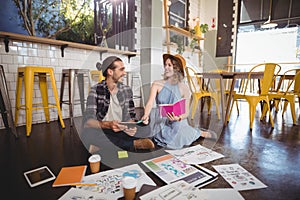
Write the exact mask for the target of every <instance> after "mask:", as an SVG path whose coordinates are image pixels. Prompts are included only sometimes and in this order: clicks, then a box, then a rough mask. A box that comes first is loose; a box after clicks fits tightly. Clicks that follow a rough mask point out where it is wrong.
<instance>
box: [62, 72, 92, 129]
mask: <svg viewBox="0 0 300 200" xmlns="http://www.w3.org/2000/svg"><path fill="white" fill-rule="evenodd" d="M85 78H86V79H88V87H87V88H88V89H90V87H91V76H90V70H89V69H63V70H62V80H61V87H60V106H61V107H62V104H67V105H69V115H70V125H71V126H73V120H74V119H73V117H74V105H77V104H80V105H81V112H82V114H83V113H84V111H85V101H86V100H85V97H84V95H85V92H84V83H85V81H84V80H85ZM76 80H77V82H78V90H79V99H77V98H76V99H75V81H76ZM66 81H67V82H68V86H69V90H68V99H67V100H64V89H65V82H66Z"/></svg>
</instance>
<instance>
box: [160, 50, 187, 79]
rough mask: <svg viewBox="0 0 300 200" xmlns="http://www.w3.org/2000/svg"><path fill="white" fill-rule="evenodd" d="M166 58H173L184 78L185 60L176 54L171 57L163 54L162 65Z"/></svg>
mask: <svg viewBox="0 0 300 200" xmlns="http://www.w3.org/2000/svg"><path fill="white" fill-rule="evenodd" d="M168 58H173V59H175V60H176V61H177V62H178V64H179V68H180V72H181V73H182V76H184V68H185V67H186V61H185V59H184V58H183V57H182V56H181V55H180V54H176V55H172V54H168V53H165V54H163V60H164V63H165V62H166V60H167V59H168Z"/></svg>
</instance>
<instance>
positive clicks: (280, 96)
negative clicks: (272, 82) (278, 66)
mask: <svg viewBox="0 0 300 200" xmlns="http://www.w3.org/2000/svg"><path fill="white" fill-rule="evenodd" d="M297 71H298V72H297ZM291 77H292V78H291ZM299 94H300V71H299V69H290V70H287V71H285V72H284V74H283V75H282V77H281V81H280V85H279V86H278V89H277V91H276V92H269V94H268V96H269V100H270V101H272V100H273V101H282V100H284V108H283V111H282V117H283V115H284V112H285V111H286V109H287V106H288V103H290V108H291V113H292V119H293V124H294V125H295V124H296V109H295V98H296V97H297V96H298V98H299ZM276 105H277V104H276ZM276 109H277V108H276ZM264 111H265V110H264Z"/></svg>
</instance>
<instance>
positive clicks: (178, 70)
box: [164, 55, 184, 82]
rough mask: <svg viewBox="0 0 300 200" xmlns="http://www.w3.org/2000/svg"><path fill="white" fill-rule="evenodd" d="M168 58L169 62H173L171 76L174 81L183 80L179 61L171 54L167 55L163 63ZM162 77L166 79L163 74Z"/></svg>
mask: <svg viewBox="0 0 300 200" xmlns="http://www.w3.org/2000/svg"><path fill="white" fill-rule="evenodd" d="M168 59H170V60H171V63H172V64H173V70H174V74H173V78H174V80H175V81H176V82H181V81H182V80H183V78H184V77H183V68H182V66H181V63H180V62H179V61H178V60H177V59H176V58H175V57H174V56H172V55H169V56H167V57H166V59H164V64H166V61H167V60H168ZM164 79H165V80H166V79H167V77H166V76H165V75H164Z"/></svg>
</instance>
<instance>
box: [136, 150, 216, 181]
mask: <svg viewBox="0 0 300 200" xmlns="http://www.w3.org/2000/svg"><path fill="white" fill-rule="evenodd" d="M142 163H143V164H144V165H145V166H146V167H147V168H148V169H149V170H151V171H152V172H153V173H154V174H156V175H157V176H158V177H159V178H160V179H161V180H162V181H164V182H165V183H166V184H171V183H174V182H177V181H179V180H184V181H186V182H187V183H189V184H191V185H192V186H194V187H202V186H204V185H207V184H208V183H211V182H212V181H214V180H216V179H217V175H218V173H215V172H213V171H211V170H208V169H206V168H204V167H201V166H199V165H197V167H195V166H192V165H189V164H186V163H184V162H182V161H180V160H179V159H177V158H176V157H174V156H173V155H171V154H167V155H164V156H160V157H157V158H153V159H150V160H146V161H143V162H142Z"/></svg>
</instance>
